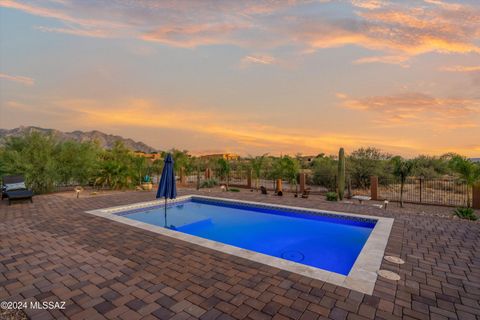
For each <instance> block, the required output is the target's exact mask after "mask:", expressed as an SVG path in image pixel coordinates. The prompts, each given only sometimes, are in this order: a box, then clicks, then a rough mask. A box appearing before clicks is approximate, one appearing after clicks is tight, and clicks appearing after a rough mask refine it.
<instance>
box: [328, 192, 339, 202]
mask: <svg viewBox="0 0 480 320" xmlns="http://www.w3.org/2000/svg"><path fill="white" fill-rule="evenodd" d="M325 196H326V197H327V201H338V195H337V193H336V192H327V194H326V195H325Z"/></svg>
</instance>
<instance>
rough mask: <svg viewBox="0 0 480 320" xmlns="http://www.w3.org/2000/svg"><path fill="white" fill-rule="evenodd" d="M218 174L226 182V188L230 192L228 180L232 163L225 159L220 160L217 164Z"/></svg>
mask: <svg viewBox="0 0 480 320" xmlns="http://www.w3.org/2000/svg"><path fill="white" fill-rule="evenodd" d="M217 172H218V176H219V177H220V179H222V180H225V182H226V184H227V185H226V188H227V190H228V182H229V181H228V180H229V178H230V163H229V162H228V160H226V159H224V158H220V159H218V162H217Z"/></svg>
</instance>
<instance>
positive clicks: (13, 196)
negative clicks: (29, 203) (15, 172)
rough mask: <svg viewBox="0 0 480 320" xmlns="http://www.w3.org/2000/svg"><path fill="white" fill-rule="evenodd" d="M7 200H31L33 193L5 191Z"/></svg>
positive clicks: (27, 191) (29, 191) (28, 191)
mask: <svg viewBox="0 0 480 320" xmlns="http://www.w3.org/2000/svg"><path fill="white" fill-rule="evenodd" d="M5 195H6V196H7V198H8V199H10V200H12V199H25V198H31V197H33V191H31V190H25V189H24V190H13V191H7V192H6V193H5Z"/></svg>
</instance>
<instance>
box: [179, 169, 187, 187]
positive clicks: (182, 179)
mask: <svg viewBox="0 0 480 320" xmlns="http://www.w3.org/2000/svg"><path fill="white" fill-rule="evenodd" d="M186 184H187V179H186V177H185V169H184V168H183V167H181V168H180V185H182V186H184V185H186Z"/></svg>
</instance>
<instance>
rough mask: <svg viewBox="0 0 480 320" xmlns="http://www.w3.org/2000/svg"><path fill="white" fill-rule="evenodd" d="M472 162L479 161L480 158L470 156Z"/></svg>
mask: <svg viewBox="0 0 480 320" xmlns="http://www.w3.org/2000/svg"><path fill="white" fill-rule="evenodd" d="M470 160H472V161H473V162H480V158H470Z"/></svg>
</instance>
